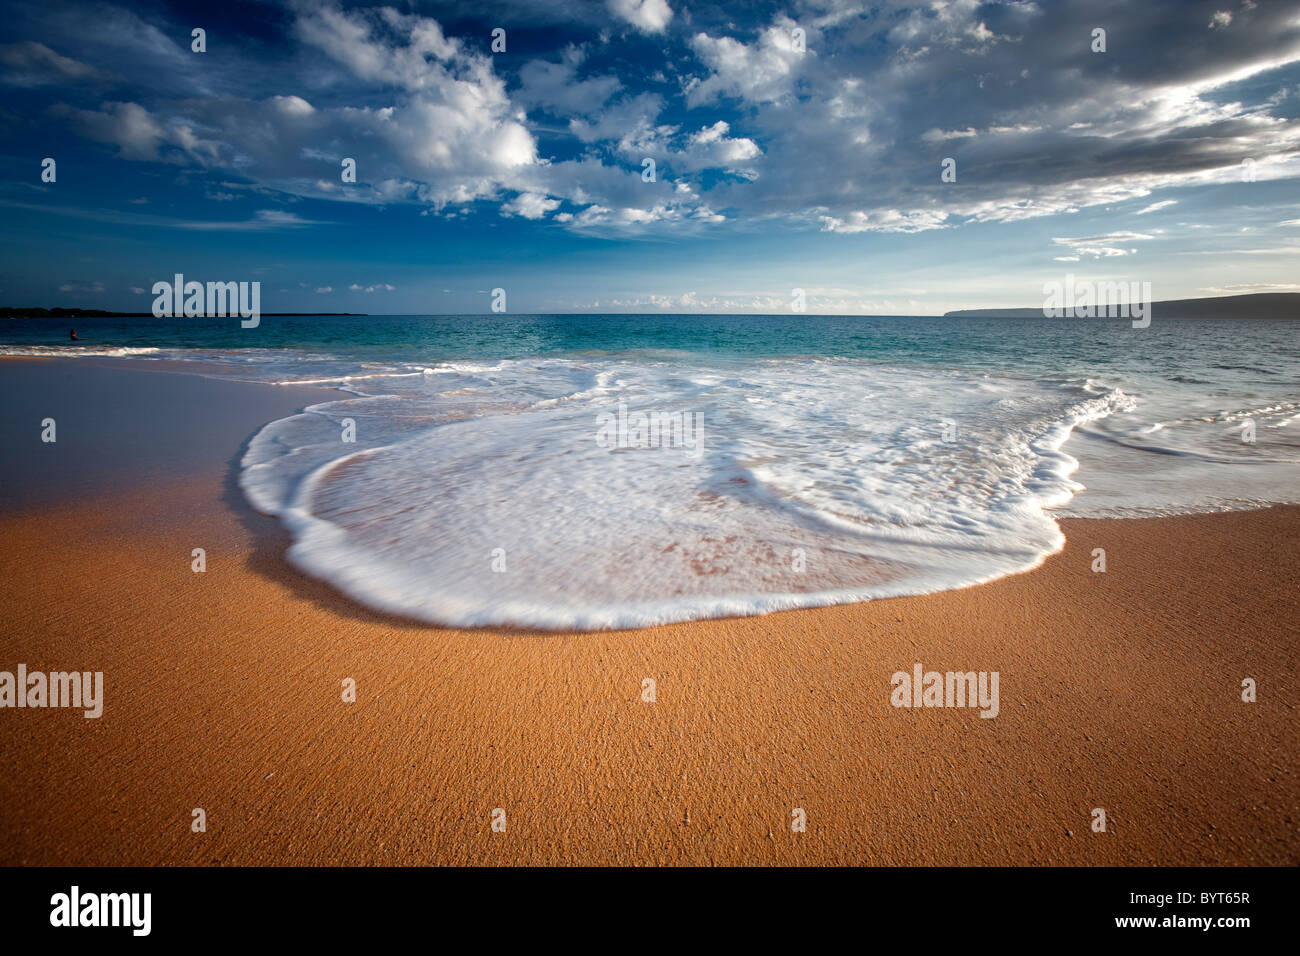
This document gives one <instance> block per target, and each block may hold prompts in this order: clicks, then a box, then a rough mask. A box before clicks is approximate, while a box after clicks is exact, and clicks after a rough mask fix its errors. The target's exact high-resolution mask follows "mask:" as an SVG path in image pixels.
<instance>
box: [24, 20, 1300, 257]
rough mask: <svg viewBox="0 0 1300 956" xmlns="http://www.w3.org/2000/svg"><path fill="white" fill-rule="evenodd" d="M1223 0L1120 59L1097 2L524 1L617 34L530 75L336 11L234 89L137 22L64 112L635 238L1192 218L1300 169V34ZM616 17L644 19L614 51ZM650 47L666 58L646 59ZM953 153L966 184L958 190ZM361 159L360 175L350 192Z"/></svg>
mask: <svg viewBox="0 0 1300 956" xmlns="http://www.w3.org/2000/svg"><path fill="white" fill-rule="evenodd" d="M1221 5H1222V0H1219V3H1217V4H1216V3H1214V2H1212V0H1211V2H1205V0H1179V2H1175V0H1151V2H1149V3H1144V4H1142V5H1141V7H1140V9H1136V8H1131V7H1125V8H1124V9H1123V11H1119V10H1118V8H1117V12H1116V13H1115V14H1114V18H1115V19H1114V22H1115V24H1116V26H1115V27H1113V28H1112V35H1118V34H1117V31H1118V33H1123V34H1125V35H1131V36H1143V35H1150V34H1153V33H1157V32H1158V33H1159V36H1160V38H1161V43H1160V44H1159V45H1158V46H1152V47H1150V48H1146V49H1144V51H1143V53H1142V55H1140V56H1119V55H1112V54H1108V55H1106V56H1099V55H1096V54H1093V53H1092V52H1091V50H1090V49H1089V44H1088V42H1087V38H1088V37H1089V36H1090V32H1091V29H1092V27H1093V26H1094V25H1095V24H1094V23H1093V21H1094V20H1095V19H1096V17H1095V11H1094V10H1093V9H1092V8H1090V7H1089V5H1088V4H1086V3H1081V2H1072V0H1062V2H1061V3H1059V4H1052V5H1046V4H1035V3H1030V2H1006V3H978V2H976V0H952V2H948V3H921V2H917V3H902V2H899V3H887V4H881V5H872V6H870V7H862V6H861V5H855V4H850V3H840V2H828V0H807V2H806V3H797V4H795V6H794V7H793V8H792V11H791V13H790V15H786V14H778V15H775V16H772V17H770V18H768V17H767V16H766V15H764V19H763V20H761V21H758V22H755V21H754V19H753V16H752V15H750V16H748V17H747V16H745V15H742V13H741V12H738V11H731V12H727V11H725V10H711V9H709V8H704V7H701V8H698V9H696V8H693V9H692V10H691V11H690V15H689V16H687V14H686V13H685V12H683V13H682V14H681V15H680V16H678V17H676V18H675V17H674V16H673V11H672V9H671V7H670V6H669V5H668V4H667V3H664V2H663V0H642V2H635V0H610V2H609V3H608V4H606V5H603V6H602V5H592V4H588V5H585V6H583V5H577V6H571V5H563V6H561V7H557V8H555V9H553V10H543V9H538V8H535V7H528V6H527V5H526V4H524V5H516V6H513V7H511V10H512V11H515V12H516V13H517V14H518V16H520V17H525V18H532V20H530V21H529V22H534V21H537V20H541V21H545V22H550V23H559V22H562V21H564V19H565V18H566V17H567V18H570V22H568V24H567V25H568V26H570V27H571V26H572V22H571V18H573V17H578V18H580V21H581V24H583V25H585V26H584V27H583V28H584V29H589V30H590V31H591V32H590V34H589V35H587V36H583V35H582V34H581V33H579V34H577V35H576V36H577V42H572V43H569V44H568V45H567V46H565V47H563V48H562V49H560V50H558V51H557V52H556V53H554V54H552V55H550V56H541V57H538V56H532V57H527V58H524V59H522V61H516V60H513V59H511V58H506V57H499V58H494V57H493V56H491V55H490V53H489V52H488V50H487V46H486V44H485V43H484V42H483V38H482V37H469V36H456V35H453V33H452V32H451V31H450V30H449V28H448V27H447V26H446V25H445V24H443V23H440V22H439V21H438V20H436V19H434V18H432V17H428V16H421V15H418V14H411V13H404V12H400V11H398V10H396V9H393V8H390V7H376V8H366V7H348V8H344V7H340V6H338V5H335V4H332V3H327V4H325V5H319V6H302V7H295V8H291V9H292V10H293V11H294V12H293V14H292V20H291V26H290V27H289V28H288V30H287V33H286V35H285V38H284V42H285V44H286V45H287V46H290V47H291V49H290V50H288V51H287V52H286V55H285V56H283V57H280V58H278V59H276V60H275V61H274V63H273V64H272V65H270V66H268V65H266V64H264V63H259V64H258V65H257V66H256V69H255V72H256V73H257V77H256V79H257V82H253V81H252V80H249V81H245V80H243V79H242V73H240V72H239V71H238V70H235V69H233V68H232V69H230V70H229V72H223V70H225V69H226V68H225V67H223V66H222V64H223V63H224V62H226V61H218V60H214V59H208V60H206V61H205V62H204V67H205V69H204V70H203V71H200V70H199V69H198V68H197V67H196V66H195V65H194V64H195V60H196V59H202V58H195V57H192V56H189V55H188V54H182V52H180V51H178V49H177V47H176V44H175V43H174V42H173V41H172V40H171V39H169V35H170V33H171V32H172V31H167V32H163V31H160V30H159V29H158V28H157V27H155V26H153V25H146V24H143V23H142V22H140V21H139V19H138V18H136V17H134V15H132V14H128V13H125V12H121V11H118V12H114V13H111V14H104V18H103V20H102V23H101V22H100V21H97V22H96V23H95V24H94V25H93V28H90V29H87V30H86V31H85V32H86V33H87V35H88V36H91V37H93V39H90V40H87V41H86V44H85V49H86V50H88V51H90V53H95V52H97V51H104V50H108V49H109V47H108V46H106V45H105V44H109V43H110V42H111V43H113V44H116V45H115V46H113V47H112V51H113V54H114V55H113V56H112V57H111V58H109V57H106V58H105V59H104V60H102V61H95V60H94V59H92V58H91V57H90V54H89V53H87V54H84V55H83V52H82V47H81V46H78V47H76V49H77V51H78V56H79V57H80V58H81V59H82V60H87V61H88V62H87V63H85V64H83V65H84V66H86V68H87V69H94V70H102V69H104V68H105V67H106V66H107V65H108V64H109V63H110V62H111V63H116V64H122V70H123V71H125V72H127V73H129V74H130V79H131V81H132V82H131V83H128V84H127V86H126V88H124V89H122V90H121V91H115V99H114V100H112V101H109V102H100V101H98V99H96V100H94V101H91V102H74V103H70V104H63V105H60V106H58V107H56V108H55V109H54V114H53V115H54V116H55V117H56V118H60V119H62V120H63V121H64V122H66V123H67V124H69V125H70V126H71V127H72V128H73V129H75V130H76V131H78V132H80V133H81V134H82V135H84V136H86V137H88V138H89V139H92V140H95V141H98V142H101V143H104V144H106V145H108V146H110V147H112V148H113V149H114V150H115V151H116V152H117V155H119V156H120V157H122V158H123V159H127V160H133V161H142V162H164V163H169V164H174V165H185V166H194V167H198V168H199V169H202V170H214V171H220V179H221V181H220V186H219V189H218V184H217V183H208V184H207V188H208V190H209V192H210V193H211V194H212V195H214V196H217V197H221V198H225V197H227V196H232V195H245V193H244V192H241V190H248V191H254V190H263V191H264V192H265V194H266V195H273V194H274V195H277V196H281V197H284V196H291V197H293V196H297V197H312V198H318V199H329V200H333V201H340V202H353V203H372V204H391V203H415V204H422V205H426V206H428V207H429V211H431V212H433V213H436V214H441V215H448V216H450V215H453V214H454V215H457V216H462V215H474V214H475V211H476V209H477V206H476V204H479V203H482V204H485V205H489V206H490V208H491V209H493V210H494V211H498V212H501V213H504V214H505V215H508V216H516V217H519V218H523V219H530V220H535V221H537V222H539V223H540V222H547V223H559V224H561V225H563V226H565V227H567V228H570V229H592V230H595V229H600V228H607V229H617V230H626V231H632V232H634V231H637V230H643V231H650V230H653V229H654V228H656V227H658V226H665V227H670V228H672V229H675V230H676V229H687V228H703V227H712V226H716V225H718V224H720V223H723V222H729V223H734V224H736V225H737V226H738V227H741V228H746V227H752V226H753V225H754V224H760V223H767V222H770V221H772V220H774V219H781V220H783V221H785V222H787V223H793V224H796V225H798V226H801V227H806V228H809V229H821V230H825V231H828V232H833V233H861V232H871V231H879V232H902V233H907V232H922V231H928V230H933V229H942V228H949V227H952V226H953V225H957V224H961V223H965V222H1012V221H1018V220H1024V219H1031V218H1035V217H1041V216H1054V215H1068V214H1072V213H1075V212H1078V211H1080V210H1084V209H1087V208H1090V207H1097V206H1110V205H1113V204H1118V203H1123V202H1128V201H1136V200H1146V205H1145V207H1144V208H1142V209H1141V210H1139V212H1138V214H1139V215H1145V214H1148V213H1151V212H1154V211H1156V210H1158V209H1161V208H1166V207H1167V206H1168V205H1169V204H1171V203H1173V202H1174V201H1175V200H1173V199H1170V198H1166V197H1167V196H1168V192H1167V191H1168V190H1172V189H1176V188H1178V187H1183V186H1191V185H1199V184H1206V183H1211V182H1224V183H1226V182H1236V181H1239V171H1240V163H1241V160H1242V158H1243V157H1244V156H1249V157H1250V158H1252V159H1254V160H1255V162H1256V166H1255V169H1256V173H1257V175H1258V177H1259V178H1260V179H1269V178H1280V177H1288V178H1290V177H1295V176H1297V175H1300V119H1297V117H1296V116H1295V115H1294V113H1295V110H1294V108H1292V107H1291V106H1290V105H1289V104H1291V103H1292V102H1293V99H1294V98H1293V97H1292V98H1288V97H1287V96H1286V95H1285V90H1286V88H1287V87H1289V86H1293V85H1294V75H1295V68H1296V66H1295V65H1296V64H1297V63H1300V22H1297V21H1296V19H1295V17H1294V15H1293V14H1292V13H1288V12H1287V11H1286V10H1285V5H1266V4H1260V5H1258V6H1255V7H1252V6H1250V5H1246V4H1243V5H1242V6H1241V7H1240V9H1238V8H1237V7H1236V6H1235V5H1234V7H1233V10H1232V11H1231V14H1232V15H1231V17H1230V18H1229V19H1227V20H1225V19H1224V18H1223V17H1220V16H1218V14H1220V13H1223V12H1226V11H1222V10H1220V9H1218V7H1219V6H1221ZM95 9H96V10H103V9H116V8H102V7H100V8H95ZM512 15H513V14H512ZM547 18H550V19H549V20H547ZM684 21H685V22H684ZM610 22H618V23H622V24H627V25H629V26H630V27H632V28H633V29H632V30H630V31H624V33H622V34H619V35H614V34H612V33H610V32H609V31H608V26H609V23H610ZM1207 24H1212V25H1213V26H1214V28H1213V29H1207V28H1206V25H1207ZM602 30H603V31H605V32H600V31H602ZM796 31H802V33H797V32H796ZM647 35H649V36H647ZM49 42H50V43H51V45H50V46H43V45H42V44H35V43H34V41H26V42H20V43H17V44H10V45H7V46H5V47H0V65H8V66H11V67H12V66H14V65H17V66H18V67H21V68H22V69H23V70H26V71H27V73H29V74H31V73H32V72H33V70H34V69H35V70H37V71H39V70H46V71H47V72H49V73H50V75H55V74H56V73H63V74H69V76H71V75H72V74H76V73H78V71H79V70H80V67H79V66H77V65H76V64H77V62H78V61H71V60H67V61H66V62H64V61H65V60H66V58H61V54H59V53H56V52H54V51H55V50H56V49H70V48H69V47H67V46H66V45H65V44H61V43H57V42H55V41H54V40H50V41H49ZM647 43H651V44H655V45H657V46H662V47H663V53H662V55H661V56H657V57H656V58H654V59H653V60H650V61H647V60H645V59H644V54H643V53H638V52H637V51H639V50H640V48H641V47H643V46H645V45H646V44H647ZM620 44H624V45H623V46H621V45H620ZM146 50H147V57H146V55H145V51H146ZM230 56H231V57H232V62H235V63H236V64H237V65H238V67H239V68H240V70H243V71H244V72H249V71H250V70H253V67H250V65H249V64H250V61H247V60H240V59H239V56H240V54H239V52H238V51H235V50H232V51H231V53H230ZM638 56H640V57H641V59H640V60H638V59H637V57H638ZM142 60H147V61H148V62H151V63H154V64H157V63H165V64H167V69H166V75H167V76H168V81H167V83H165V84H163V83H159V82H157V80H156V78H155V80H154V82H153V83H152V85H146V84H144V83H142V82H140V81H138V78H137V73H136V72H134V71H135V70H136V67H135V66H134V65H133V64H134V63H137V62H139V61H142ZM652 68H653V69H652ZM51 71H52V72H51ZM154 72H155V74H157V73H158V70H157V69H156V68H155V71H154ZM1274 76H1276V77H1278V78H1279V79H1277V81H1276V82H1273V80H1272V79H1271V78H1272V77H1274ZM656 77H657V78H656ZM1245 80H1251V81H1252V82H1251V83H1244V82H1243V81H1245ZM277 82H278V85H277ZM132 84H134V85H132ZM205 84H206V87H205ZM74 85H75V84H74ZM207 87H210V89H209V88H207ZM173 88H174V89H173ZM200 93H201V94H202V95H200ZM946 157H951V158H954V159H955V160H956V165H957V181H956V182H955V183H942V182H941V181H940V178H939V174H940V165H939V164H940V161H941V160H942V159H944V158H946ZM344 158H351V159H354V160H355V161H356V168H357V182H356V183H347V184H345V183H343V182H341V180H340V177H339V164H340V162H341V161H342V160H343V159H344ZM646 158H651V159H653V160H654V161H655V163H656V165H657V168H658V176H657V178H656V180H655V181H653V182H649V181H645V180H643V179H642V177H641V169H642V163H643V160H644V159H646ZM212 178H213V179H215V178H217V177H216V176H215V175H214V176H213V177H212ZM1162 192H1163V193H1164V194H1163V195H1156V194H1157V193H1162ZM566 204H567V205H566ZM266 224H267V225H271V223H269V222H268V223H266ZM284 225H288V226H290V227H292V225H293V224H289V223H285V224H284ZM1125 248H1130V247H1128V246H1124V245H1122V244H1119V243H1092V244H1089V245H1084V246H1081V247H1079V248H1078V249H1072V250H1071V252H1072V254H1080V255H1087V256H1092V255H1096V256H1114V255H1120V254H1124V252H1123V250H1124V249H1125ZM1084 250H1087V251H1084ZM1099 250H1110V251H1099Z"/></svg>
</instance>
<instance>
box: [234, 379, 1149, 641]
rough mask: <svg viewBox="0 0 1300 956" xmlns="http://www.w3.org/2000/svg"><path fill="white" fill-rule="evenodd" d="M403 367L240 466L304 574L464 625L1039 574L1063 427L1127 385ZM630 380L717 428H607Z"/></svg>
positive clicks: (289, 423) (829, 598)
mask: <svg viewBox="0 0 1300 956" xmlns="http://www.w3.org/2000/svg"><path fill="white" fill-rule="evenodd" d="M406 381H409V382H411V384H410V385H409V386H405V390H404V391H397V392H394V393H392V394H385V395H374V396H368V397H360V398H355V399H345V400H342V401H340V402H333V403H326V404H324V405H318V406H314V407H312V408H311V409H308V410H306V411H305V412H304V413H303V414H301V415H298V416H293V417H291V418H289V419H284V420H282V421H279V422H275V423H272V424H271V425H269V426H267V427H266V428H265V429H263V430H262V431H261V432H260V433H259V434H258V435H257V436H256V437H255V438H254V439H253V441H252V442H250V445H249V448H248V452H247V454H246V456H245V459H244V465H245V468H244V472H243V475H242V477H241V484H242V486H243V487H244V489H245V491H246V493H247V494H248V497H249V500H250V501H252V502H253V503H254V505H255V506H256V507H258V508H259V509H261V510H263V511H266V512H268V513H271V514H277V515H280V516H281V517H282V519H283V520H284V521H285V523H286V524H287V525H288V527H289V528H290V530H291V531H292V532H293V535H294V538H295V543H294V545H293V547H292V548H291V549H290V552H289V557H290V559H291V560H292V561H293V562H294V563H295V564H297V565H298V566H299V567H301V568H303V569H304V570H305V571H307V572H309V573H311V574H314V575H317V576H319V577H321V578H324V579H325V580H328V581H330V582H331V583H333V584H334V585H335V586H337V587H338V588H340V589H341V590H342V591H344V592H345V593H347V594H349V595H352V596H353V597H355V598H357V599H358V600H360V601H363V602H364V603H366V604H369V605H370V606H373V607H376V608H379V609H383V610H386V611H391V612H395V613H399V614H403V615H408V616H411V617H415V618H419V619H422V620H426V621H430V622H435V623H439V624H448V625H461V626H470V625H512V626H519V627H541V628H584V629H585V628H618V627H633V626H643V625H651V624H661V623H666V622H670V621H680V620H690V619H695V618H704V617H718V616H724V615H737V614H754V613H761V612H765V611H771V610H778V609H785V608H794V607H811V606H819V605H826V604H833V603H843V602H848V601H861V600H867V599H871V598H877V597H887V596H894V595H900V594H916V593H925V592H930V591H936V590H942V589H948V588H955V587H962V586H966V585H970V584H976V583H980V582H982V581H986V580H990V579H993V578H996V577H999V576H1002V575H1005V574H1010V573H1014V572H1017V571H1023V570H1027V569H1029V568H1032V567H1034V566H1036V565H1037V564H1038V563H1040V562H1041V561H1042V560H1043V559H1044V558H1045V557H1046V556H1047V555H1049V554H1051V553H1053V552H1055V551H1057V550H1059V549H1060V547H1061V546H1062V544H1063V538H1062V536H1061V533H1060V531H1059V529H1058V528H1057V526H1056V523H1055V521H1054V520H1053V519H1052V518H1051V516H1050V515H1049V514H1048V513H1047V509H1048V508H1050V507H1053V506H1056V505H1059V504H1061V503H1063V502H1065V501H1068V500H1069V498H1070V497H1071V495H1072V494H1074V492H1075V491H1077V490H1078V488H1079V485H1078V484H1077V483H1075V482H1073V481H1072V480H1071V478H1070V475H1071V473H1072V472H1073V471H1074V468H1075V467H1076V465H1077V462H1075V460H1074V459H1073V458H1072V457H1070V456H1069V455H1066V454H1065V453H1064V452H1063V451H1062V450H1061V446H1062V445H1063V443H1064V442H1065V441H1066V439H1067V438H1068V436H1069V434H1070V432H1071V430H1072V429H1073V428H1074V427H1075V426H1076V425H1078V424H1079V423H1082V422H1088V421H1093V420H1097V419H1099V418H1102V417H1104V416H1106V415H1108V414H1111V413H1112V412H1113V411H1114V410H1115V409H1117V408H1123V407H1127V405H1128V404H1129V402H1130V400H1129V399H1128V397H1127V396H1125V395H1124V394H1123V393H1122V392H1120V391H1119V390H1116V389H1104V388H1102V387H1097V386H1093V387H1087V386H1085V385H1082V384H1080V385H1073V386H1066V385H1061V384H1049V385H1043V384H1039V383H1035V382H1032V381H1029V380H1022V379H1014V378H1010V377H1004V378H998V377H993V376H989V375H976V374H966V373H959V372H947V371H937V370H915V369H912V370H905V369H894V368H886V367H881V366H877V365H872V364H870V363H866V362H860V361H837V360H828V359H793V360H766V361H758V362H753V363H751V364H749V365H748V366H747V367H745V368H736V367H727V368H719V367H710V366H708V365H704V364H684V363H681V362H647V361H645V360H644V359H640V360H637V361H627V360H621V359H612V358H610V357H601V358H599V359H592V358H586V359H583V360H559V359H549V360H527V361H518V362H499V363H493V364H487V363H465V362H461V363H456V364H455V365H451V364H448V365H443V366H434V367H433V369H432V373H431V374H424V370H423V368H420V371H419V375H418V376H417V377H414V378H410V379H406ZM400 382H401V380H391V381H389V382H387V383H386V384H385V387H396V386H398V385H399V384H400ZM620 401H621V402H623V403H625V404H626V406H627V407H628V408H629V409H631V410H633V411H643V412H651V411H661V412H686V413H689V414H692V415H694V414H697V413H698V414H699V415H701V416H702V421H703V427H704V431H703V447H702V450H701V451H700V453H699V454H693V453H691V450H688V449H681V448H666V447H656V448H636V447H628V448H614V449H609V448H606V447H602V446H601V444H600V443H598V441H597V436H598V430H599V424H598V416H599V415H600V414H601V413H603V412H614V411H615V410H616V408H617V404H618V402H620ZM343 418H352V419H353V420H354V422H355V423H356V436H357V442H356V444H355V445H347V444H343V443H341V442H340V433H341V432H340V424H339V423H340V422H341V420H342V419H343ZM945 421H950V422H953V423H955V425H956V434H955V436H948V437H952V438H953V440H951V441H946V440H945V435H944V432H943V429H944V423H945ZM502 560H504V568H505V569H504V571H494V570H493V567H494V561H495V563H496V566H497V567H498V568H499V567H501V561H502ZM801 564H802V570H800V565H801Z"/></svg>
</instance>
